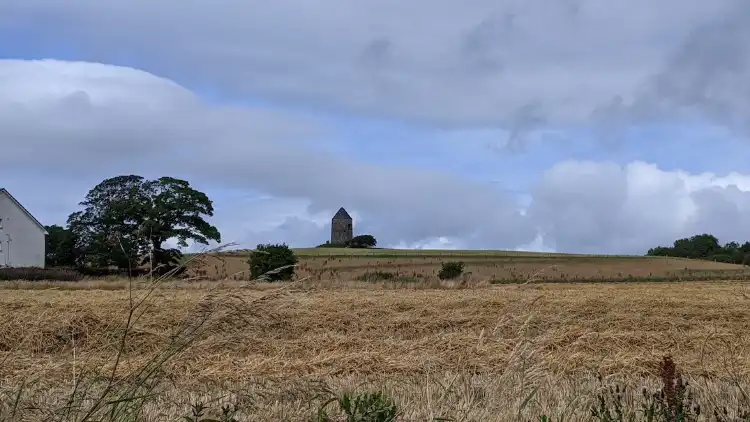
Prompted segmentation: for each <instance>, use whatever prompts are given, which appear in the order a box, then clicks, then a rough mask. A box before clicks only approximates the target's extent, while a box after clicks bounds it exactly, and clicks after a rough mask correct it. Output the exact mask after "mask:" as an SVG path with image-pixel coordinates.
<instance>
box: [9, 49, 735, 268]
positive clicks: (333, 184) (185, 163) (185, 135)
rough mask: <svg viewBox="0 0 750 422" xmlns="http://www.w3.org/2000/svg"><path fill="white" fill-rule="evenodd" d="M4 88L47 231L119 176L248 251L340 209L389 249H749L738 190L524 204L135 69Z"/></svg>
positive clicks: (89, 67)
mask: <svg viewBox="0 0 750 422" xmlns="http://www.w3.org/2000/svg"><path fill="white" fill-rule="evenodd" d="M0 75H4V77H3V78H2V83H0V139H2V140H6V141H3V143H2V150H3V157H4V158H5V159H6V160H5V161H4V162H5V164H4V165H3V166H2V167H0V180H3V181H4V182H3V183H4V184H5V186H4V187H8V188H10V189H11V191H12V192H13V193H14V195H16V196H17V197H18V198H19V199H20V200H21V201H22V202H24V204H26V205H28V206H29V208H30V209H32V210H33V211H34V212H37V213H42V214H46V215H55V216H63V217H64V216H65V215H67V213H69V212H71V211H73V210H74V209H75V204H76V202H77V201H78V200H80V199H81V198H83V196H84V195H85V193H86V191H87V189H88V188H90V187H92V186H93V185H94V184H95V183H98V182H99V181H101V180H102V179H103V178H105V177H110V176H113V175H116V174H120V173H123V172H125V173H137V174H143V175H144V176H147V177H158V176H162V175H173V176H177V177H185V178H187V179H188V180H190V181H191V182H192V183H193V184H194V185H195V186H196V187H197V188H199V189H201V190H205V191H207V192H208V193H209V195H210V196H211V197H212V198H214V200H215V208H216V217H215V219H214V222H215V223H216V224H217V225H218V226H219V228H220V229H221V231H222V233H223V237H224V239H223V240H224V241H237V242H241V243H242V244H243V246H244V247H253V246H254V245H256V244H257V243H265V242H281V241H283V242H287V243H289V244H291V245H293V246H313V245H316V244H319V243H322V242H323V241H325V240H326V239H327V238H328V236H329V230H330V228H329V226H328V221H329V218H330V215H331V214H332V213H333V211H335V210H336V209H337V208H338V207H339V206H342V205H343V206H345V207H346V208H347V209H348V210H349V211H350V213H352V214H353V215H354V217H355V218H356V221H355V230H356V231H357V233H372V234H374V235H375V236H376V237H377V238H378V240H379V242H380V244H381V245H390V246H398V247H410V248H430V249H441V248H442V249H454V248H473V249H484V248H504V249H519V250H523V249H537V250H539V249H542V250H558V251H567V252H595V253H606V252H612V253H643V252H645V250H647V249H648V248H649V247H652V246H655V245H657V244H667V243H670V242H671V241H673V240H674V239H676V238H678V237H683V236H690V235H693V234H696V233H699V232H711V233H714V234H716V235H717V236H719V238H720V239H722V240H725V241H728V240H745V239H750V217H749V216H750V212H748V211H750V175H747V174H739V173H728V174H723V175H718V174H710V173H703V174H690V173H687V172H681V171H665V170H662V169H660V168H658V166H656V165H654V164H648V163H643V162H633V163H630V164H628V165H626V166H621V165H619V164H615V163H610V162H579V161H567V162H562V163H558V164H557V165H555V166H553V167H552V168H550V169H549V170H548V171H546V172H545V173H544V174H543V175H541V178H540V179H539V180H538V181H537V182H536V183H535V184H534V189H532V190H531V191H530V192H528V196H529V197H530V198H531V200H530V202H529V201H527V200H524V201H523V202H519V200H517V199H514V198H512V197H509V196H506V195H504V194H503V193H501V192H500V191H498V190H496V189H494V188H493V187H492V186H490V185H485V184H481V183H477V182H472V181H468V180H464V179H462V178H460V177H458V176H456V175H452V174H449V173H445V172H438V171H430V170H418V169H413V168H404V167H392V166H377V165H372V164H368V163H365V162H357V161H354V162H353V161H351V160H345V159H343V158H342V157H339V156H336V155H334V154H333V153H331V152H325V151H324V149H322V148H317V147H315V142H319V141H320V139H322V138H324V137H325V134H326V133H328V131H329V130H330V129H329V128H327V127H326V126H323V125H321V124H319V123H318V122H316V121H314V120H310V119H309V118H306V117H303V116H300V115H296V114H289V113H281V112H278V111H273V110H268V109H262V108H257V107H254V108H253V107H250V108H241V107H224V106H214V105H209V104H207V103H204V102H202V101H201V100H200V99H199V98H198V97H197V96H196V95H195V94H193V93H191V92H190V91H189V90H186V89H185V88H183V87H181V86H179V85H176V84H174V83H173V82H171V81H168V80H165V79H160V78H157V77H154V76H152V75H149V74H146V73H143V72H140V71H136V70H134V69H128V68H122V67H115V66H107V65H96V64H86V63H67V62H59V61H45V62H26V61H0ZM25 87H28V89H26V88H25ZM71 97H72V99H71ZM7 140H12V141H7ZM259 192H261V193H262V195H259V194H258V193H259ZM519 209H521V210H522V212H519ZM40 217H43V216H41V215H40ZM42 220H43V221H44V218H42Z"/></svg>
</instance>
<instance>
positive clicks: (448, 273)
mask: <svg viewBox="0 0 750 422" xmlns="http://www.w3.org/2000/svg"><path fill="white" fill-rule="evenodd" d="M463 272H464V263H463V262H460V261H459V262H443V266H442V268H440V272H439V273H438V277H439V278H440V279H441V280H451V279H454V278H456V277H459V276H460V275H461V274H463Z"/></svg>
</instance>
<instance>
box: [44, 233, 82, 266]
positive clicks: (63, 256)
mask: <svg viewBox="0 0 750 422" xmlns="http://www.w3.org/2000/svg"><path fill="white" fill-rule="evenodd" d="M44 228H45V229H46V230H47V233H48V234H47V238H46V239H45V251H46V253H45V257H44V261H45V266H47V267H73V266H75V265H76V257H77V250H76V238H75V235H74V234H73V232H71V231H70V230H68V229H66V228H64V227H61V226H58V225H57V224H53V225H51V226H44Z"/></svg>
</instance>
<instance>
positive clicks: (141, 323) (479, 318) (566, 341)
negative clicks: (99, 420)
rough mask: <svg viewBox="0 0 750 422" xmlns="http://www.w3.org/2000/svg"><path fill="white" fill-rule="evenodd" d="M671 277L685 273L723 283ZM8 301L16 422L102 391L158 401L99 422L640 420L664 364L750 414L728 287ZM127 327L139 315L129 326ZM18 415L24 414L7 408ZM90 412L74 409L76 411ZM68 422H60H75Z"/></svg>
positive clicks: (115, 286)
mask: <svg viewBox="0 0 750 422" xmlns="http://www.w3.org/2000/svg"><path fill="white" fill-rule="evenodd" d="M315 259H317V258H315ZM357 259H362V258H357ZM383 259H388V258H383ZM415 259H416V258H415ZM428 259H429V258H428ZM334 261H335V259H334V260H331V261H329V264H332V263H334ZM675 261H677V260H675ZM315 262H317V261H315ZM343 262H345V261H342V263H343ZM632 262H635V261H632ZM643 262H646V261H643ZM664 262H667V261H663V263H664ZM681 262H682V264H681V265H683V269H684V266H685V265H688V266H689V267H690V266H693V265H695V266H699V267H700V266H712V265H718V264H713V263H692V262H688V264H685V262H686V261H681ZM335 263H337V264H338V261H335ZM612 265H613V268H615V267H614V264H612ZM618 265H624V264H618ZM631 265H635V264H631ZM638 265H646V269H644V270H643V271H646V270H648V271H653V267H648V265H647V264H643V263H641V264H638ZM471 267H472V265H471V264H469V268H468V269H467V270H468V271H472V268H471ZM633 268H635V267H633ZM675 268H676V269H675V271H677V270H679V267H678V266H676V267H675ZM691 268H692V267H691ZM709 269H715V267H713V268H709ZM530 271H531V270H529V272H530ZM587 271H589V270H587ZM611 271H616V269H613V270H611ZM474 274H476V273H474ZM474 274H473V275H472V277H474ZM129 286H132V290H131V289H129ZM2 287H3V289H2V290H0V315H1V316H2V321H3V324H2V325H1V326H0V356H1V358H2V365H0V377H1V378H0V379H1V380H2V388H3V389H4V391H5V393H6V400H5V401H4V402H3V404H2V406H3V408H2V409H4V410H0V415H2V414H3V413H2V412H5V415H7V414H8V412H11V411H12V412H13V413H12V414H13V417H12V418H10V420H45V419H44V417H43V416H44V414H45V411H47V412H51V410H50V409H53V408H54V409H57V411H58V413H59V412H67V413H66V414H70V413H71V412H72V411H71V410H70V409H69V408H65V409H63V410H59V407H60V406H61V405H60V403H63V404H64V403H65V402H64V400H62V399H61V398H64V397H69V396H71V394H72V392H73V390H74V387H75V386H77V387H75V388H76V394H79V393H80V392H81V391H86V392H87V394H91V395H92V396H96V394H99V393H101V392H102V391H103V390H104V389H105V388H106V386H107V385H110V384H114V386H115V387H113V389H112V391H116V390H117V391H119V390H121V391H125V393H127V394H131V395H132V396H134V397H139V396H138V394H137V393H138V391H140V390H137V389H136V388H135V387H133V388H130V387H131V386H133V385H134V384H136V383H138V382H140V381H139V380H141V379H142V378H139V376H143V375H142V374H144V373H146V374H150V375H149V376H150V377H151V378H148V381H149V382H151V383H153V385H151V384H149V385H148V391H149V392H150V393H149V394H153V395H149V400H148V402H147V403H146V404H144V405H143V406H142V408H141V410H140V413H139V415H138V416H137V417H135V418H133V419H127V418H123V419H106V418H105V420H148V421H151V420H154V421H158V420H180V418H181V417H182V416H183V415H187V414H189V409H188V407H189V404H190V403H195V402H198V401H204V402H205V401H208V400H210V399H216V400H219V401H220V402H221V403H225V402H226V403H234V404H238V405H239V406H240V407H242V409H243V411H244V412H245V414H246V415H250V417H248V419H246V420H254V421H297V420H299V421H303V420H311V419H310V418H311V416H312V415H314V414H315V411H316V410H317V408H318V406H320V405H321V404H322V403H323V402H324V401H325V400H326V399H327V398H328V397H330V396H331V395H334V394H338V393H341V392H343V391H347V390H350V389H354V390H358V391H364V390H372V389H385V391H387V392H388V394H390V395H391V396H392V397H394V398H395V400H396V402H397V404H398V407H399V409H400V412H401V413H400V415H399V419H398V420H403V421H428V420H437V419H436V418H440V417H443V418H452V419H449V420H461V421H506V420H538V417H539V416H540V415H543V414H544V415H548V416H552V417H554V420H558V417H561V416H562V417H565V420H591V417H590V412H589V406H590V405H591V404H592V403H593V401H594V400H595V399H596V393H597V392H598V391H600V389H601V388H602V385H603V384H602V383H604V384H607V385H608V384H609V383H612V382H615V381H617V382H625V383H627V384H628V385H629V386H632V387H635V390H632V391H630V392H628V393H627V394H626V395H625V400H626V401H630V402H633V403H637V397H638V396H639V394H640V393H639V388H640V387H641V386H643V385H654V384H655V383H656V382H657V380H656V379H655V377H654V375H655V373H656V370H657V364H658V362H659V361H660V359H661V358H662V357H663V356H664V355H666V354H671V355H672V356H673V357H674V359H675V361H676V362H677V364H678V366H679V368H680V369H681V370H682V371H683V373H684V374H685V376H686V377H687V378H689V379H690V382H691V384H692V385H693V386H694V389H695V390H694V391H695V394H696V396H697V398H698V399H699V400H701V401H702V403H708V404H710V403H723V404H724V405H726V406H727V407H728V408H729V412H730V413H732V412H734V411H735V409H736V407H737V406H742V405H743V403H744V404H745V405H747V404H750V403H748V402H747V398H746V396H745V393H744V392H746V391H750V390H749V389H750V356H749V353H750V338H749V337H748V335H749V334H750V315H749V313H748V309H749V305H750V300H748V289H747V287H746V285H745V284H744V283H740V282H726V281H712V282H685V283H667V282H661V283H647V282H642V283H569V284H568V283H552V284H550V283H541V282H538V281H533V280H532V281H530V282H528V283H527V284H522V285H492V284H489V283H488V282H486V281H481V280H478V279H476V280H469V281H465V280H464V281H459V282H437V283H435V282H430V283H410V284H396V283H366V282H356V281H351V280H349V281H335V282H332V281H331V280H325V279H324V280H321V281H318V280H317V279H316V277H315V278H313V277H310V278H307V279H306V280H303V281H300V282H293V283H286V284H276V285H273V284H258V283H245V282H240V281H231V280H228V281H220V282H209V281H194V282H185V281H182V282H165V283H164V284H162V285H159V286H156V287H154V286H153V285H151V284H149V283H148V282H141V283H136V284H134V285H130V284H129V283H126V282H124V281H119V282H118V281H88V282H82V283H80V284H75V285H71V284H62V283H50V284H24V283H15V284H5V285H3V286H2ZM141 299H143V301H142V302H141ZM129 309H135V311H134V312H132V314H130V315H131V318H130V321H131V322H130V324H129V325H128V324H127V320H128V315H129V312H128V310H129ZM126 327H128V328H127V329H126ZM125 333H127V335H126V336H125V337H124V338H125V341H124V342H122V341H121V340H122V339H123V335H124V334H125ZM183 347H184V349H183ZM119 350H122V351H123V353H122V356H121V357H120V361H119V363H118V369H117V371H116V372H115V375H114V376H112V367H113V365H114V363H115V361H116V356H117V354H118V351H119ZM165 351H167V354H166V355H165V354H164V353H165ZM172 351H173V352H174V353H172ZM161 357H164V359H163V362H161V361H159V359H160V358H161ZM155 361H157V362H160V364H159V365H158V366H157V367H154V366H153V362H155ZM144 368H146V370H145V371H141V372H139V370H142V369H144ZM139 373H140V374H141V375H138V374H139ZM599 375H600V376H603V377H604V381H601V382H600V381H598V380H597V376H599ZM109 380H112V382H111V383H110V382H109ZM155 381H159V382H158V383H156V382H155ZM21 386H23V387H22V388H21ZM141 388H143V387H142V386H141ZM118 389H119V390H118ZM19 391H21V392H22V394H19V395H16V394H17V393H18V392H19ZM125 393H123V394H125ZM81 394H82V393H81ZM111 395H112V394H111V393H110V396H108V397H109V398H108V400H110V399H111ZM16 397H18V400H17V402H18V403H20V404H19V405H18V406H11V405H10V404H12V403H16ZM118 397H120V396H115V400H110V401H111V402H116V400H117V399H118ZM92 402H95V400H93V401H92V400H90V399H82V400H81V403H83V404H81V406H82V407H83V408H86V406H91V405H92V404H91V403H92ZM9 403H10V404H9ZM55 406H57V407H55ZM11 407H12V408H13V409H15V410H9V409H10V408H11ZM63 407H64V406H63ZM635 407H637V405H636V406H635ZM39 409H46V410H39ZM73 413H75V412H73ZM83 413H85V412H83ZM80 414H82V413H81V412H80V411H79V413H78V415H79V418H78V419H75V418H68V419H64V418H60V419H56V420H81V418H80ZM519 415H520V416H519ZM138 418H140V419H138ZM6 420H7V419H6ZM240 420H245V419H240ZM336 420H339V419H336Z"/></svg>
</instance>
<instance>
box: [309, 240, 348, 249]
mask: <svg viewBox="0 0 750 422" xmlns="http://www.w3.org/2000/svg"><path fill="white" fill-rule="evenodd" d="M345 247H346V245H339V244H338V243H331V242H330V241H327V240H326V243H323V244H322V245H318V246H316V248H345Z"/></svg>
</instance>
